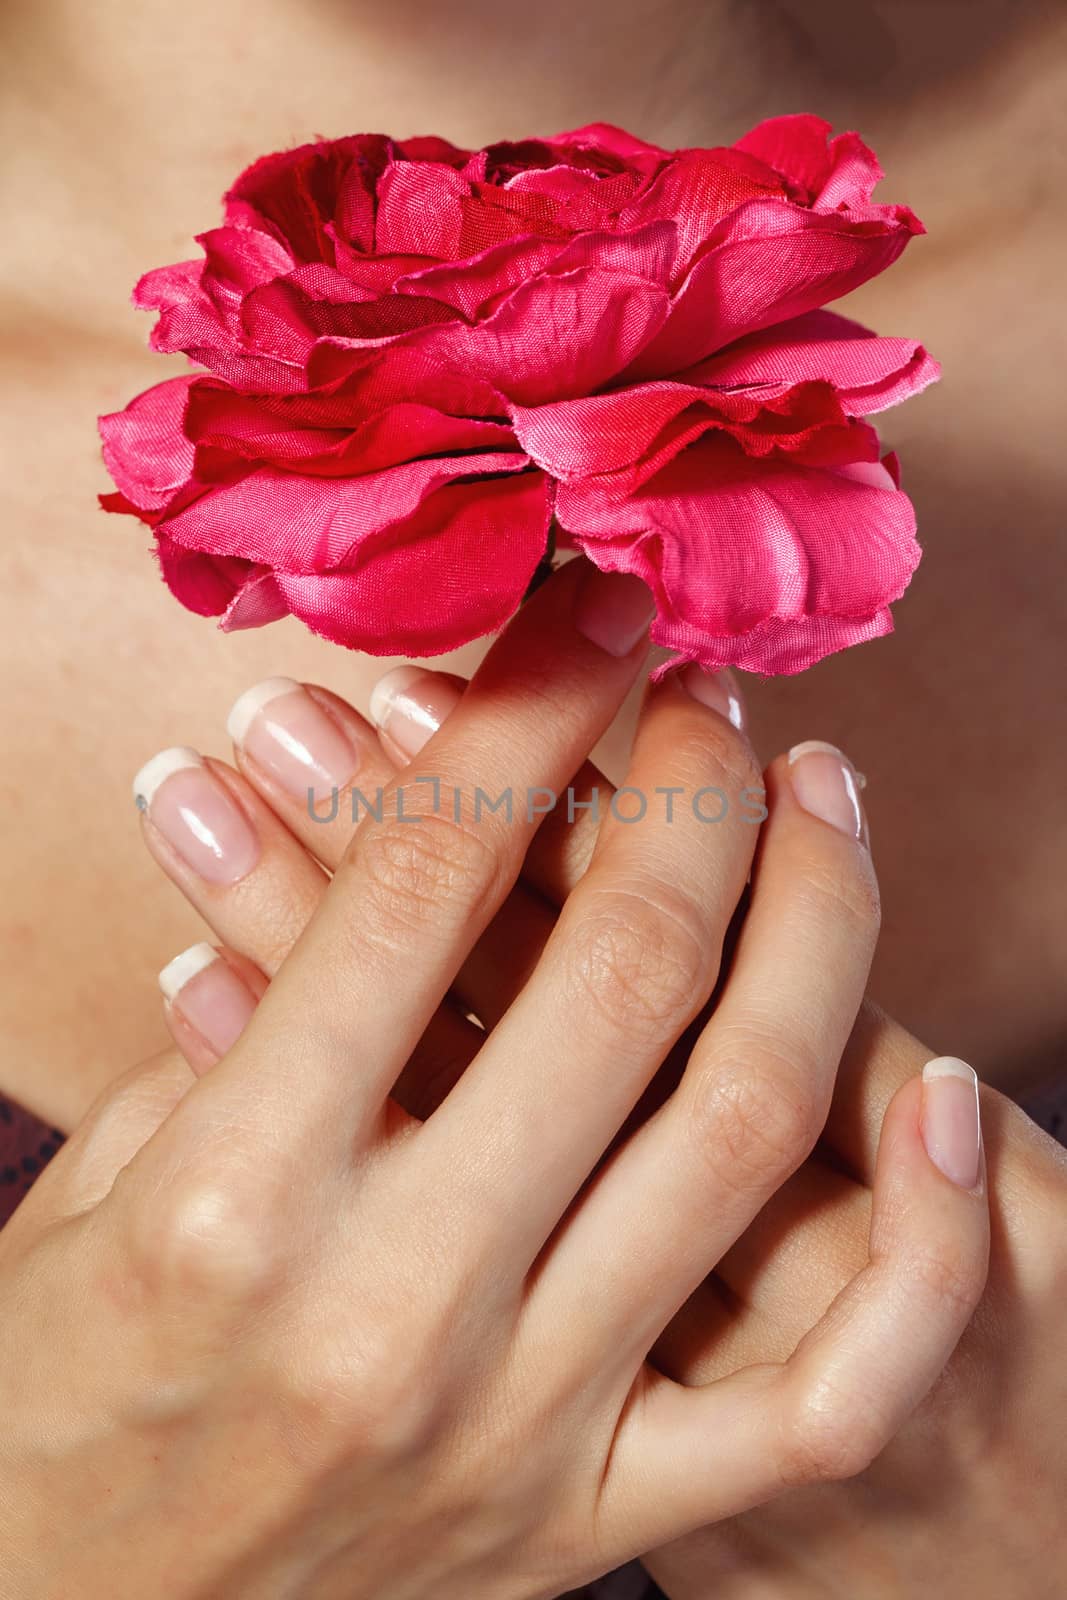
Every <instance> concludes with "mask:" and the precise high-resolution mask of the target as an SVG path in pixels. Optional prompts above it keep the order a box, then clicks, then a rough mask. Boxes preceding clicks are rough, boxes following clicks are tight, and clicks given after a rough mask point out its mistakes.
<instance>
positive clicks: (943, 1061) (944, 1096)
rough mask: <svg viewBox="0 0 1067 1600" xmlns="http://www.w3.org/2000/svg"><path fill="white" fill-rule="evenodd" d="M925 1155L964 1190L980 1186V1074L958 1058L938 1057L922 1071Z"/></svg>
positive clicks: (921, 1125)
mask: <svg viewBox="0 0 1067 1600" xmlns="http://www.w3.org/2000/svg"><path fill="white" fill-rule="evenodd" d="M919 1126H920V1129H921V1132H922V1139H923V1144H924V1145H925V1146H926V1153H927V1155H928V1156H929V1157H930V1160H931V1161H932V1162H933V1164H934V1166H935V1167H937V1169H938V1170H939V1171H940V1172H943V1173H944V1175H945V1177H946V1178H950V1179H951V1180H952V1182H953V1183H955V1184H958V1185H959V1187H960V1188H961V1189H973V1188H974V1187H975V1186H976V1185H977V1183H978V1174H979V1170H980V1167H981V1160H982V1125H981V1111H980V1107H979V1100H978V1074H977V1073H976V1072H975V1070H974V1068H973V1067H969V1066H968V1065H967V1063H966V1061H960V1060H958V1058H957V1057H956V1056H938V1057H937V1058H936V1059H935V1060H933V1061H928V1062H927V1063H926V1065H925V1067H924V1068H923V1091H922V1109H921V1111H920V1116H919Z"/></svg>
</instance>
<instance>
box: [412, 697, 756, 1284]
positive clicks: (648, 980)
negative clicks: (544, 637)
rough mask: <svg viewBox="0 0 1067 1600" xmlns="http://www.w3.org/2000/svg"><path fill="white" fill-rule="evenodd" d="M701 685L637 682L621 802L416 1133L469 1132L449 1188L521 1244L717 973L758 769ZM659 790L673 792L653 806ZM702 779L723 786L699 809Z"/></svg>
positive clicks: (546, 1223) (548, 1215)
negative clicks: (476, 1176)
mask: <svg viewBox="0 0 1067 1600" xmlns="http://www.w3.org/2000/svg"><path fill="white" fill-rule="evenodd" d="M716 692H717V693H718V697H719V702H720V706H719V709H716V708H715V707H714V706H713V705H712V704H710V703H709V697H713V696H714V695H715V694H716ZM704 694H705V698H704V699H703V700H698V699H697V698H696V697H695V696H694V695H693V694H691V693H688V692H686V689H685V688H684V687H683V686H682V685H681V684H679V683H678V682H677V681H675V680H673V679H669V680H668V681H667V682H666V683H663V684H661V685H659V686H658V687H657V688H656V689H654V690H653V691H652V692H651V694H650V695H649V698H648V701H647V704H646V707H645V711H644V714H643V715H642V718H641V721H640V724H639V727H638V732H637V738H636V742H635V746H634V755H633V763H632V767H631V772H630V775H629V778H628V783H627V791H628V796H629V798H628V805H627V809H626V810H625V811H624V810H623V809H621V808H619V809H616V810H613V811H611V812H610V813H609V814H608V815H607V816H606V817H605V818H604V819H603V821H602V823H601V828H600V833H599V836H598V840H597V846H596V851H595V853H594V857H593V861H592V864H591V866H590V868H589V870H588V871H587V873H586V874H585V876H584V878H583V879H582V880H581V882H580V883H579V884H578V886H577V888H576V889H575V890H574V892H573V893H572V894H571V896H570V898H569V900H568V901H567V903H566V905H565V906H564V908H563V911H562V913H561V916H560V919H559V922H558V923H557V925H556V928H555V930H554V932H553V934H552V937H551V939H550V940H549V942H548V945H547V947H546V949H545V954H544V957H543V960H542V962H541V964H540V966H539V968H538V971H537V974H536V976H535V978H534V980H533V981H532V982H531V983H529V984H528V985H527V986H526V988H525V989H524V990H523V992H522V993H521V994H520V995H519V997H518V999H517V1000H516V1002H515V1004H514V1005H513V1006H512V1008H511V1010H510V1011H509V1012H508V1014H507V1015H506V1016H505V1017H504V1018H503V1020H502V1021H501V1022H500V1023H499V1024H498V1026H497V1028H496V1029H495V1030H494V1032H493V1034H492V1035H491V1036H490V1038H489V1040H488V1042H487V1044H486V1047H485V1049H484V1050H483V1052H482V1055H481V1056H480V1058H479V1060H478V1061H477V1062H476V1063H475V1065H474V1067H473V1068H472V1070H471V1072H470V1073H469V1074H468V1075H467V1076H466V1077H465V1078H464V1079H463V1081H462V1082H461V1083H460V1084H459V1085H458V1087H457V1089H456V1090H455V1092H454V1094H452V1095H451V1096H450V1097H449V1099H448V1100H447V1101H446V1102H445V1104H444V1105H443V1106H442V1108H441V1110H440V1111H439V1112H438V1114H437V1115H436V1116H435V1117H434V1118H433V1119H432V1121H431V1123H430V1125H429V1127H428V1129H427V1130H426V1135H425V1138H426V1140H427V1145H426V1149H427V1153H428V1154H432V1153H433V1152H437V1153H439V1154H443V1151H444V1150H445V1149H446V1148H448V1147H449V1146H455V1145H456V1144H457V1143H462V1144H464V1145H468V1146H469V1145H471V1144H472V1143H478V1144H480V1145H481V1147H482V1148H483V1149H484V1150H485V1151H486V1166H485V1170H484V1173H483V1177H484V1179H485V1181H486V1183H487V1184H488V1185H489V1188H488V1189H484V1190H483V1189H482V1188H480V1187H479V1184H478V1183H476V1182H470V1181H466V1182H465V1184H464V1193H463V1194H462V1195H457V1196H456V1199H455V1203H456V1205H459V1206H463V1207H464V1208H466V1210H468V1211H470V1213H471V1222H470V1225H471V1226H472V1227H476V1226H482V1227H485V1226H490V1227H491V1226H493V1225H494V1221H495V1219H496V1218H498V1217H499V1216H500V1215H501V1214H506V1215H508V1216H509V1219H510V1221H509V1226H510V1227H513V1228H516V1229H518V1230H520V1231H521V1234H522V1238H523V1241H524V1243H525V1245H526V1246H527V1248H530V1249H532V1253H533V1254H536V1252H537V1250H539V1249H540V1246H541V1245H542V1243H543V1242H544V1240H545V1238H546V1237H547V1235H548V1234H549V1233H550V1232H551V1231H552V1229H553V1228H554V1227H555V1225H556V1223H557V1222H558V1220H559V1217H560V1216H561V1214H562V1212H563V1211H564V1210H565V1209H566V1207H567V1205H568V1204H569V1203H570V1201H571V1199H572V1198H573V1196H574V1194H575V1192H576V1190H577V1189H578V1188H579V1187H580V1185H581V1183H582V1182H583V1180H584V1179H585V1178H586V1177H587V1176H588V1174H589V1172H590V1171H591V1169H592V1168H593V1167H594V1166H595V1165H596V1163H597V1162H598V1160H599V1159H600V1157H601V1155H602V1154H603V1152H604V1150H605V1149H606V1147H607V1145H608V1144H609V1143H610V1142H611V1140H612V1138H613V1137H614V1135H615V1133H616V1132H617V1131H618V1129H619V1127H620V1126H621V1124H622V1122H623V1121H624V1120H625V1119H626V1117H627V1115H628V1114H629V1113H630V1112H631V1111H632V1109H633V1107H634V1106H635V1105H636V1103H637V1101H638V1099H639V1098H640V1096H641V1094H642V1093H643V1091H644V1090H645V1088H646V1087H647V1085H648V1083H649V1082H650V1080H651V1078H652V1077H653V1076H654V1074H655V1072H656V1071H657V1069H658V1068H659V1066H660V1065H661V1063H662V1062H663V1060H664V1058H665V1056H666V1055H667V1053H668V1052H669V1050H670V1048H671V1046H672V1045H673V1044H674V1043H675V1041H676V1040H677V1039H678V1038H679V1037H680V1035H681V1033H682V1032H683V1031H684V1029H685V1028H686V1026H687V1025H688V1024H689V1023H690V1022H691V1021H692V1019H693V1017H694V1016H695V1015H696V1014H697V1012H698V1011H699V1010H700V1008H701V1006H703V1005H704V1003H705V1002H706V1001H707V999H708V997H709V995H710V994H711V991H712V988H713V986H714V983H715V980H716V977H717V974H718V966H719V956H720V953H721V950H722V946H723V940H724V936H725V933H726V929H727V926H728V924H729V922H730V918H731V915H732V913H733V910H734V907H735V906H736V904H737V901H738V899H739V897H740V895H741V892H742V889H743V887H744V883H745V879H746V877H747V875H748V870H749V864H750V862H751V859H752V851H753V847H754V844H755V839H756V834H757V828H756V827H755V826H753V819H752V815H751V814H749V813H748V812H747V811H746V809H745V807H744V805H743V803H742V801H741V800H740V799H739V797H741V796H743V794H744V792H745V790H746V789H749V788H751V787H752V786H753V785H756V784H759V783H760V774H759V768H758V766H757V765H756V762H755V758H754V757H753V755H752V752H751V749H750V747H749V746H748V743H747V741H746V740H745V739H744V738H743V737H742V735H741V734H740V733H739V732H738V730H737V729H736V728H734V727H733V726H732V724H731V723H730V722H729V720H728V718H727V717H726V716H725V715H723V714H722V705H723V704H724V703H725V697H724V696H723V695H722V692H721V689H720V690H718V691H716V686H715V683H714V680H710V679H708V680H704ZM666 791H669V792H670V794H671V795H672V796H673V798H674V801H675V804H674V805H673V806H672V807H670V808H668V806H667V804H666V803H664V804H663V805H662V806H658V805H655V802H656V799H657V794H658V796H659V797H660V798H661V799H662V797H663V795H664V793H665V792H666ZM712 792H714V793H715V794H716V795H717V796H719V797H722V798H723V799H724V800H726V797H729V798H728V800H726V803H725V804H721V803H720V800H719V799H716V801H715V803H714V808H713V809H712V810H710V811H709V809H708V806H707V796H708V795H709V794H711V793H712ZM622 793H623V791H620V795H621V794H622ZM698 796H703V797H704V801H703V804H702V805H701V804H697V803H696V801H697V797H698ZM679 797H684V803H683V802H682V800H680V799H679ZM650 799H651V801H652V802H653V803H654V805H653V808H652V809H650V808H649V804H648V802H649V800H650ZM635 807H636V808H637V809H636V815H637V819H638V820H637V821H636V822H633V821H628V820H626V819H627V818H629V817H631V816H633V815H634V814H635V809H634V808H635ZM715 819H717V825H713V822H715ZM505 1153H506V1158H505ZM502 1181H503V1183H504V1185H505V1186H506V1187H505V1190H504V1191H501V1188H500V1184H501V1182H502ZM515 1243H516V1247H517V1248H516V1253H515V1262H516V1267H517V1268H518V1269H519V1270H521V1269H522V1265H523V1263H522V1261H521V1259H520V1256H521V1250H520V1249H519V1248H518V1240H516V1241H515Z"/></svg>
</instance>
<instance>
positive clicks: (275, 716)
mask: <svg viewBox="0 0 1067 1600" xmlns="http://www.w3.org/2000/svg"><path fill="white" fill-rule="evenodd" d="M465 687H466V684H465V682H464V680H463V679H462V678H458V677H455V676H454V675H453V674H451V673H442V672H433V671H430V670H428V669H426V668H424V667H419V666H403V667H394V668H393V670H392V671H391V672H387V673H386V674H385V676H384V677H383V678H382V679H380V680H379V682H378V683H377V684H376V685H375V687H374V690H373V693H372V695H371V715H372V717H373V718H374V721H375V723H376V724H377V733H376V732H375V728H374V727H372V726H371V724H370V723H368V722H366V721H365V720H364V718H363V717H361V716H360V715H359V713H358V712H357V711H356V710H354V709H353V707H352V706H350V705H348V704H347V703H346V702H345V701H344V700H342V699H341V698H340V697H339V696H337V695H335V694H331V693H330V692H329V691H328V690H325V689H321V688H318V687H316V686H315V685H313V684H299V683H297V682H295V681H294V680H293V679H292V678H268V679H266V680H265V681H264V682H263V683H259V684H256V685H255V686H254V687H253V688H251V689H248V690H246V692H245V693H244V694H243V695H241V696H240V698H239V699H238V700H237V701H236V703H235V705H234V706H233V709H232V710H231V712H230V715H229V717H228V719H227V724H226V726H227V729H228V730H229V733H230V736H231V738H232V739H233V741H234V749H235V758H236V760H237V764H238V766H239V767H240V770H241V773H242V775H243V777H244V778H245V779H246V780H247V782H248V783H249V784H251V786H252V787H253V788H254V789H256V790H257V792H258V793H259V794H260V795H261V796H262V797H263V799H265V800H266V801H267V803H268V804H269V805H270V806H271V807H272V809H273V810H274V811H275V812H276V813H277V815H278V816H279V817H281V819H282V820H283V821H284V822H285V824H286V827H287V828H288V829H289V830H290V831H291V833H292V834H293V836H294V837H295V838H296V839H298V840H299V841H300V843H301V844H302V845H303V846H304V847H305V849H306V850H308V851H310V852H311V853H312V854H313V855H314V856H315V857H316V858H317V859H318V860H319V861H321V862H322V863H323V864H324V865H325V866H326V867H327V868H328V869H329V870H330V871H331V872H332V871H334V870H335V869H336V868H337V866H338V865H339V864H340V861H341V858H342V856H343V855H344V852H345V849H346V848H347V846H348V844H349V841H350V839H351V837H352V834H353V832H354V830H355V829H356V828H357V827H358V826H359V824H360V823H361V822H362V821H364V820H366V818H368V817H377V818H379V819H380V818H381V816H382V810H383V806H384V800H385V786H386V785H387V784H388V783H389V782H390V780H391V779H392V777H393V776H394V773H395V772H396V770H397V769H398V768H401V767H406V766H408V764H409V763H410V762H411V761H412V760H414V759H416V758H417V757H418V755H419V754H420V752H421V751H422V749H423V748H424V747H425V745H426V744H427V742H428V741H429V740H430V739H431V738H432V737H433V735H434V734H435V733H436V732H437V731H438V730H439V729H440V728H441V726H442V725H443V724H444V722H445V721H446V719H447V718H448V717H449V715H450V714H451V713H452V712H453V711H454V710H455V708H456V706H457V705H458V704H459V701H460V698H461V696H462V694H463V691H464V689H465ZM379 738H380V740H381V745H379ZM383 747H384V749H383ZM598 776H599V775H598V774H596V772H595V769H594V768H592V767H590V766H589V764H588V763H587V764H586V767H585V768H584V769H583V773H582V777H581V781H582V783H583V785H584V786H585V787H584V788H583V790H582V791H581V792H580V793H578V794H577V795H576V796H574V797H573V799H572V801H571V803H570V806H569V809H570V813H571V815H572V816H573V818H574V820H573V822H569V821H568V820H567V819H568V801H567V799H566V797H564V798H563V803H562V805H561V807H560V810H559V814H560V816H561V817H562V818H563V819H564V820H563V822H562V825H561V824H556V826H555V828H554V830H553V839H554V841H555V843H554V844H553V845H551V846H549V847H548V848H542V849H539V850H538V849H537V847H536V841H535V850H536V854H535V853H534V852H531V858H530V860H529V861H528V862H527V863H525V864H524V866H523V877H524V879H526V880H527V882H528V883H529V884H531V885H532V891H533V892H531V888H530V887H526V886H524V884H521V883H520V884H518V885H516V887H515V888H514V889H513V890H512V891H511V894H510V895H509V896H508V897H507V899H506V900H505V902H504V904H503V905H502V906H501V908H500V911H499V912H498V914H497V917H496V919H495V920H494V923H493V926H492V929H491V931H490V932H489V934H488V935H487V936H485V937H483V939H481V940H480V941H479V942H478V944H477V945H476V946H475V948H474V949H473V950H472V951H471V954H470V956H469V957H468V959H467V961H466V962H464V964H463V966H462V967H461V968H460V971H459V972H458V974H457V975H456V980H455V984H454V989H455V992H456V995H457V996H458V997H459V999H460V1000H461V1001H462V1003H463V1004H464V1005H465V1006H466V1007H467V1008H468V1009H469V1010H471V1011H473V1012H474V1013H475V1015H477V1016H478V1017H480V1018H481V1019H482V1021H483V1022H485V1023H486V1025H487V1026H490V1027H491V1026H492V1025H493V1024H494V1023H495V1022H496V1021H497V1020H498V1019H499V1018H500V1017H501V1016H503V1014H504V1012H505V1011H506V1010H507V1008H508V1006H509V1005H510V1004H511V1001H512V1000H513V999H514V997H515V995H516V994H517V993H518V992H519V990H520V989H521V988H522V986H523V984H524V983H525V982H526V980H527V978H528V977H529V975H530V973H531V972H532V971H533V968H534V967H535V965H536V964H537V960H538V958H539V956H540V953H541V950H542V948H543V946H544V943H545V940H546V939H547V938H548V935H549V933H550V932H551V931H552V926H553V923H554V921H555V918H554V916H553V915H552V911H551V909H550V907H549V905H547V904H546V903H545V901H544V900H543V898H542V896H541V894H539V893H538V892H536V891H537V887H538V885H539V883H540V884H545V885H547V886H548V887H551V888H557V887H565V885H566V882H567V881H568V879H569V877H570V875H571V874H573V873H574V872H576V871H577V870H578V869H579V867H580V864H581V862H582V861H583V860H585V859H587V858H588V855H589V854H591V852H592V847H593V842H594V840H595V837H596V827H597V822H596V817H595V811H594V806H595V802H594V801H592V800H591V799H590V798H589V785H590V782H593V783H595V781H596V779H597V777H598ZM610 794H611V790H610V787H609V789H608V792H607V797H606V798H610ZM554 821H555V813H551V814H550V816H549V817H548V818H547V819H546V826H547V825H548V824H549V823H551V822H554ZM542 831H543V830H542ZM567 832H571V833H574V832H576V833H577V834H578V835H580V837H579V839H578V840H576V841H573V840H567V839H566V838H565V835H566V833H567ZM564 845H565V848H564ZM583 870H584V869H583ZM324 887H325V886H324ZM298 931H299V930H295V931H294V933H293V938H292V940H291V941H290V942H295V937H296V933H297V932H298Z"/></svg>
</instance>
